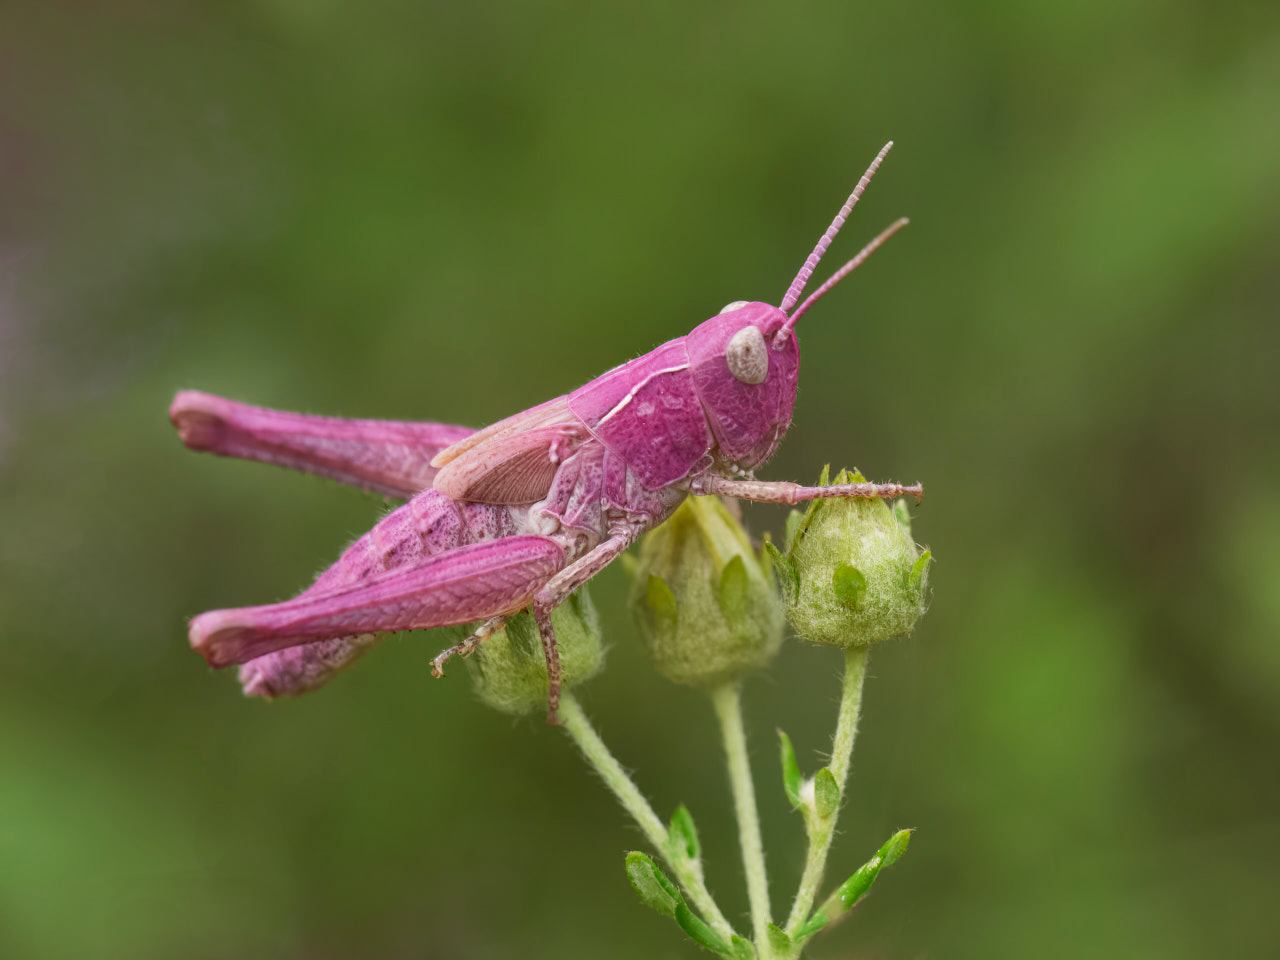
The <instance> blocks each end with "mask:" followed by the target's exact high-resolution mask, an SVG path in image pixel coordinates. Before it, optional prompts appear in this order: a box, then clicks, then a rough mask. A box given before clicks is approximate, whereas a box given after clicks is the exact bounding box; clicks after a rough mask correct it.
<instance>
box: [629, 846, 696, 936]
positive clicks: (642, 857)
mask: <svg viewBox="0 0 1280 960" xmlns="http://www.w3.org/2000/svg"><path fill="white" fill-rule="evenodd" d="M627 879H628V880H630V881H631V886H632V887H633V888H634V889H635V891H636V894H637V895H638V896H639V897H640V902H641V903H643V904H644V905H645V906H646V907H651V908H652V909H654V910H656V911H658V913H660V914H662V915H663V916H664V917H671V918H672V919H675V915H676V907H677V906H678V905H679V904H681V903H683V902H684V897H682V896H681V894H680V889H679V888H678V887H677V886H676V885H675V884H674V883H672V882H671V881H670V880H669V879H668V878H667V875H666V874H665V873H663V872H662V870H661V868H659V867H658V865H657V864H656V863H654V862H653V858H652V857H650V856H649V855H648V854H646V853H641V852H640V851H638V850H633V851H631V852H630V853H628V854H627Z"/></svg>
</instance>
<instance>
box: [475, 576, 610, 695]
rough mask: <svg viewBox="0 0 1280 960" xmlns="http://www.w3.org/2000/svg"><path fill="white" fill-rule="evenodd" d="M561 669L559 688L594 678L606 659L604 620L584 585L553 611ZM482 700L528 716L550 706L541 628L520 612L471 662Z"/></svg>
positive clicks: (528, 614) (522, 611)
mask: <svg viewBox="0 0 1280 960" xmlns="http://www.w3.org/2000/svg"><path fill="white" fill-rule="evenodd" d="M551 625H552V626H553V627H555V631H556V646H557V647H558V648H559V651H560V667H561V670H562V671H563V676H562V679H561V689H564V690H568V689H571V688H572V687H574V686H575V685H577V684H579V683H582V682H583V681H584V680H590V679H591V678H592V677H594V676H595V675H596V674H597V673H598V672H599V671H600V667H601V666H602V664H603V661H604V649H603V647H602V645H601V642H600V618H599V616H598V615H597V614H596V608H595V606H594V605H593V604H592V603H591V595H590V594H589V593H587V588H586V587H582V588H581V589H579V590H578V591H577V592H576V593H573V594H572V595H570V597H569V599H568V600H566V601H565V602H564V603H562V604H560V606H558V607H557V608H556V609H555V610H553V611H552V612H551ZM467 665H468V667H469V668H470V671H471V677H472V680H473V682H474V683H475V689H476V693H477V694H478V695H479V696H480V699H481V700H483V701H484V702H485V703H487V704H488V705H489V706H491V707H493V708H494V709H495V710H501V711H502V712H503V713H511V714H517V715H519V714H525V713H532V712H533V711H534V710H545V709H546V706H547V659H546V657H545V655H544V654H543V652H542V640H541V638H540V637H539V636H538V626H537V624H535V623H534V622H533V616H532V614H530V613H529V611H527V610H521V611H520V612H519V613H517V614H516V615H515V616H513V617H512V618H511V619H510V620H508V621H507V626H506V628H505V629H503V630H499V631H498V632H497V633H495V634H494V635H493V636H491V637H490V638H489V639H488V640H486V641H485V642H484V643H482V644H481V645H480V647H479V649H477V650H476V652H475V655H474V656H472V657H471V659H469V660H468V661H467Z"/></svg>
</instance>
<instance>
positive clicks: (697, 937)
mask: <svg viewBox="0 0 1280 960" xmlns="http://www.w3.org/2000/svg"><path fill="white" fill-rule="evenodd" d="M676 923H678V924H680V929H681V930H683V931H684V932H685V933H687V934H688V935H689V939H690V940H692V941H693V942H694V943H696V944H697V945H698V946H700V947H705V948H706V949H707V950H710V951H711V952H712V953H718V954H720V956H722V957H730V958H733V956H734V953H733V945H732V944H730V943H729V941H728V940H726V939H725V938H724V937H722V936H720V934H718V933H716V932H715V931H714V930H712V929H711V928H710V927H709V926H707V925H706V924H705V923H703V922H702V920H701V918H699V917H698V915H697V914H696V913H694V912H693V911H692V910H690V909H689V907H688V905H687V904H685V903H683V902H682V903H679V904H677V905H676Z"/></svg>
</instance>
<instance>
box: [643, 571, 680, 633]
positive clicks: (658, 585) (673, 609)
mask: <svg viewBox="0 0 1280 960" xmlns="http://www.w3.org/2000/svg"><path fill="white" fill-rule="evenodd" d="M645 595H646V597H647V599H648V601H649V606H650V607H651V608H652V610H653V614H654V616H655V617H657V618H658V624H659V628H660V629H665V630H674V629H675V626H676V620H677V618H678V617H679V608H678V607H677V605H676V595H675V594H674V593H672V592H671V588H670V587H668V586H667V581H665V580H663V579H662V578H661V577H659V576H657V575H655V574H652V573H651V574H649V583H648V586H647V588H646V591H645Z"/></svg>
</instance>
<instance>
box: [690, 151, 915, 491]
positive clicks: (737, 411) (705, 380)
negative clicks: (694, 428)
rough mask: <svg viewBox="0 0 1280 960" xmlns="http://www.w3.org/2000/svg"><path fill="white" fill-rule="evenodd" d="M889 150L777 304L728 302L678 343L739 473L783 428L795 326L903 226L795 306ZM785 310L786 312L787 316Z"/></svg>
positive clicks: (795, 372)
mask: <svg viewBox="0 0 1280 960" xmlns="http://www.w3.org/2000/svg"><path fill="white" fill-rule="evenodd" d="M892 146H893V142H892V141H890V142H889V143H887V144H885V146H884V149H883V150H881V151H880V153H879V154H878V155H877V156H876V158H875V160H873V161H872V163H871V166H870V167H869V168H868V169H867V172H866V173H864V174H863V175H862V179H860V180H859V181H858V185H857V186H856V187H854V190H853V193H852V194H850V195H849V199H848V200H847V201H845V205H844V206H843V207H841V209H840V212H839V213H838V214H836V218H835V219H834V220H833V221H831V226H829V227H828V228H827V232H826V233H824V234H823V235H822V238H821V239H820V240H819V241H818V245H817V246H816V247H814V248H813V252H812V253H811V254H809V257H808V259H807V260H805V262H804V266H802V267H801V268H800V272H799V273H797V274H796V276H795V279H794V280H792V281H791V286H790V287H788V288H787V293H786V296H784V297H783V298H782V305H781V306H778V307H774V306H770V305H769V304H767V303H759V302H748V301H745V300H735V301H734V302H733V303H730V304H728V305H727V306H726V307H725V308H724V309H722V310H721V311H720V312H719V313H718V314H717V315H716V316H714V317H712V318H711V319H710V320H707V321H706V322H705V323H701V324H699V325H698V326H696V327H694V329H693V332H692V333H690V334H689V336H688V337H687V338H686V340H687V346H688V350H689V363H690V369H691V371H692V373H693V383H694V388H695V389H696V390H697V392H698V398H699V399H700V400H701V401H702V406H703V409H704V410H705V411H706V415H707V420H708V422H709V423H710V424H711V429H712V431H713V432H714V433H715V437H716V443H717V444H718V445H719V447H720V450H721V452H722V453H723V454H724V455H725V457H726V458H727V459H729V460H730V461H732V462H733V463H735V464H736V465H737V466H738V467H740V468H741V469H743V470H752V469H754V468H755V467H758V466H759V465H760V464H762V463H764V462H765V461H766V460H768V459H769V457H771V456H773V452H774V451H775V450H777V449H778V444H779V443H781V442H782V437H783V435H784V434H785V433H786V432H787V428H788V427H789V426H791V411H792V409H793V408H794V407H795V403H796V386H797V384H798V382H799V372H800V346H799V344H798V343H796V333H795V325H796V321H797V320H799V319H800V317H801V315H802V314H804V312H805V311H806V310H808V309H809V308H810V307H811V306H813V304H814V303H816V302H817V301H818V300H819V299H821V298H822V296H823V295H824V294H826V293H827V291H828V290H830V289H831V288H832V287H834V286H835V285H836V284H837V283H839V282H840V281H841V280H843V279H844V278H845V277H847V276H848V275H849V274H850V273H852V272H853V271H854V270H855V269H857V267H858V266H859V265H860V264H861V263H862V262H863V261H864V260H866V259H867V257H869V256H871V254H872V253H874V252H875V250H876V249H877V248H878V247H879V246H880V245H881V244H882V243H884V242H885V241H886V240H888V239H889V238H890V237H891V236H893V235H894V234H895V233H897V232H898V231H899V230H900V229H902V228H903V227H904V226H906V224H907V221H906V219H905V218H903V219H901V220H898V221H897V222H895V223H894V224H892V225H891V226H890V227H889V228H888V229H887V230H885V231H884V232H882V233H881V234H880V235H879V236H878V237H876V238H875V239H874V240H872V241H871V242H870V243H869V244H867V245H866V246H865V247H863V248H862V250H861V251H860V252H859V253H858V255H857V256H856V257H854V258H853V259H852V260H850V261H849V262H848V263H846V264H845V265H844V266H842V267H841V268H840V269H839V270H837V271H836V272H835V273H834V274H832V275H831V277H830V278H829V279H828V280H827V281H826V282H825V283H824V284H822V286H820V287H819V288H818V289H817V290H815V291H814V292H813V293H811V294H810V295H809V297H808V299H806V300H805V301H804V302H803V303H800V305H799V306H798V307H797V306H796V304H797V303H798V302H799V301H800V296H801V295H802V294H803V293H804V288H805V285H806V284H807V283H808V282H809V278H810V277H811V276H812V275H813V271H814V268H816V267H817V265H818V261H819V260H821V259H822V255H823V254H824V253H826V252H827V247H829V246H830V245H831V241H832V240H834V239H835V237H836V234H837V233H839V232H840V228H841V227H842V226H844V221H845V218H846V217H848V216H849V212H850V211H851V210H852V209H853V206H854V204H856V203H857V202H858V198H859V197H861V196H862V191H863V190H865V189H866V188H867V184H868V183H870V182H871V178H872V177H873V176H874V175H875V172H876V170H878V169H879V167H880V162H881V161H882V160H884V157H885V154H887V153H888V152H889V148H890V147H892ZM793 308H794V309H793ZM788 311H791V315H790V316H789V317H788V316H787V312H788Z"/></svg>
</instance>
